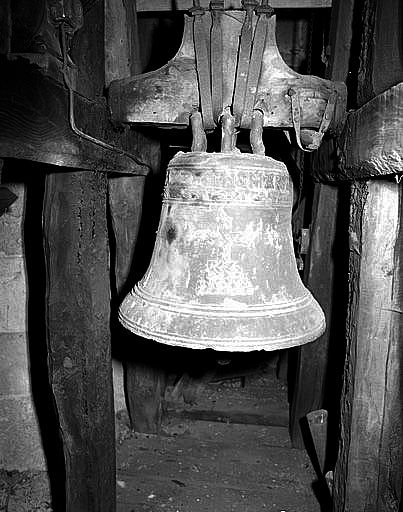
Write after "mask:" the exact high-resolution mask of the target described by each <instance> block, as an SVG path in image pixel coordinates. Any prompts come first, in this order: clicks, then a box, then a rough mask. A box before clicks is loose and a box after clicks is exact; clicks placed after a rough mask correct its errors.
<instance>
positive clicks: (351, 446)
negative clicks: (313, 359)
mask: <svg viewBox="0 0 403 512" xmlns="http://www.w3.org/2000/svg"><path fill="white" fill-rule="evenodd" d="M402 199H403V197H402V188H401V186H399V185H398V184H397V183H394V182H393V181H382V180H376V181H370V182H367V183H365V182H364V183H360V184H356V185H354V186H353V194H352V207H351V222H350V254H352V258H351V260H350V270H349V274H350V276H351V278H352V279H353V281H352V284H351V287H350V301H349V302H350V303H349V316H348V326H347V327H348V331H347V342H348V347H347V349H348V350H347V354H348V357H347V360H346V367H345V382H344V392H343V397H342V404H343V408H342V409H343V415H342V418H341V446H340V455H339V460H338V464H337V467H336V472H335V477H336V479H335V487H334V491H335V504H334V511H335V512H344V511H347V510H354V512H364V511H367V510H374V511H375V510H376V511H377V512H391V511H394V512H397V511H398V510H400V509H399V503H400V500H401V482H402V476H403V449H402V444H401V439H402V436H403V426H402V425H403V418H402V403H403V401H402V399H403V397H402V382H401V375H402V372H403V346H402V343H401V334H402V332H401V328H402V327H401V325H402V322H401V315H402V311H403V294H402V282H403V279H402V249H403V217H402V213H403V210H402V205H403V201H402ZM354 278H355V279H354Z"/></svg>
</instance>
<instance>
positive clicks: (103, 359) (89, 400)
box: [43, 171, 116, 512]
mask: <svg viewBox="0 0 403 512" xmlns="http://www.w3.org/2000/svg"><path fill="white" fill-rule="evenodd" d="M106 198H107V178H106V175H105V174H99V173H94V172H91V171H85V172H83V171H77V172H60V173H52V174H49V175H48V176H47V178H46V189H45V198H44V211H43V215H44V245H45V260H46V272H47V292H46V322H47V326H46V328H47V342H48V351H49V352H48V359H49V378H50V383H51V386H52V390H53V394H54V399H55V405H56V409H57V413H58V416H59V422H60V432H61V436H62V441H63V450H64V457H65V467H66V512H114V511H115V509H116V504H115V435H114V411H113V386H112V368H111V350H110V329H109V318H110V286H109V249H108V238H107V224H106Z"/></svg>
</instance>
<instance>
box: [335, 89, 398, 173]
mask: <svg viewBox="0 0 403 512" xmlns="http://www.w3.org/2000/svg"><path fill="white" fill-rule="evenodd" d="M338 146H339V148H338V149H339V169H338V172H337V174H339V173H340V176H341V177H343V178H347V179H365V178H367V179H368V178H371V177H377V176H382V175H388V174H398V173H403V83H400V84H398V85H396V86H394V87H391V88H390V89H388V90H387V91H385V92H384V93H382V94H379V95H378V96H376V97H375V98H374V99H372V100H370V101H369V102H368V103H366V104H365V105H363V106H362V107H361V108H360V109H359V110H357V111H356V112H351V113H350V114H349V115H348V117H347V122H346V125H345V127H344V129H343V132H342V133H341V135H340V137H339V141H338Z"/></svg>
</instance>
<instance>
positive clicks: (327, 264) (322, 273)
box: [290, 184, 339, 448]
mask: <svg viewBox="0 0 403 512" xmlns="http://www.w3.org/2000/svg"><path fill="white" fill-rule="evenodd" d="M338 202H339V197H338V193H337V189H336V188H335V187H332V186H330V185H322V184H316V185H315V189H314V198H313V202H312V212H313V213H312V215H313V219H312V224H311V240H310V247H309V252H308V255H307V259H306V261H305V275H304V282H305V284H306V286H307V287H308V288H309V290H310V291H311V292H312V293H313V295H314V297H315V299H316V300H317V301H318V302H319V304H320V305H321V307H322V309H323V311H324V313H325V318H326V331H325V333H324V334H323V335H322V336H321V337H320V338H319V339H317V340H316V341H314V342H312V343H309V344H307V345H305V346H303V347H300V348H298V349H296V350H295V351H296V353H297V361H296V367H297V372H296V376H295V379H296V380H295V392H294V394H293V398H292V402H291V409H290V434H291V439H292V443H293V446H295V447H297V448H303V447H304V441H303V435H302V430H301V420H302V419H303V418H304V417H305V416H306V414H307V413H309V412H311V411H315V410H317V409H320V408H321V407H323V403H324V399H325V385H326V376H327V371H328V364H329V341H330V334H331V319H332V306H333V275H334V273H333V269H334V261H333V257H334V254H333V246H334V242H335V237H336V222H337V209H338Z"/></svg>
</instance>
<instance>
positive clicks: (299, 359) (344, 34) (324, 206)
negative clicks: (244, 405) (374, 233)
mask: <svg viewBox="0 0 403 512" xmlns="http://www.w3.org/2000/svg"><path fill="white" fill-rule="evenodd" d="M353 14H354V1H353V0H348V1H346V0H336V1H334V2H333V7H332V18H331V26H330V34H331V39H330V47H331V55H330V59H329V66H328V69H327V70H326V75H327V77H328V78H330V79H334V80H342V81H344V80H345V79H346V77H347V75H348V66H349V60H350V47H351V43H352V35H353V33H352V22H353ZM332 154H333V143H332V141H330V142H328V141H325V142H324V143H323V144H322V146H321V147H320V149H319V150H318V151H317V152H315V154H314V155H313V158H312V160H311V164H312V168H311V169H310V171H311V173H312V174H315V176H316V175H317V174H320V173H321V171H322V169H323V168H330V167H331V165H332V158H334V157H333V156H332ZM339 197H340V189H339V188H338V187H337V186H331V185H325V184H316V185H315V188H314V199H313V204H312V225H311V241H310V245H309V250H308V254H307V258H306V262H305V271H304V274H305V275H304V282H305V284H306V286H307V287H308V288H309V289H310V290H311V292H312V293H313V295H314V296H315V297H316V298H317V300H318V302H319V304H321V306H322V307H323V309H324V312H325V317H326V324H327V325H326V331H325V333H324V334H323V335H322V336H321V338H320V339H319V340H317V341H315V342H313V343H311V344H308V345H305V346H303V347H300V348H299V349H296V350H295V353H294V357H296V371H295V384H294V390H295V391H294V393H293V396H292V401H291V408H290V433H291V439H292V442H293V446H295V447H298V448H303V447H304V443H303V437H302V431H301V423H300V422H301V419H302V418H304V417H305V416H306V414H307V413H309V412H310V411H314V410H316V409H320V408H323V407H324V400H325V397H327V395H326V391H327V394H328V395H329V391H330V396H332V400H327V402H328V404H327V405H326V407H331V408H332V409H333V410H332V411H331V415H330V419H329V421H330V423H331V424H332V423H333V412H334V410H335V409H337V405H336V404H337V402H338V389H337V385H336V384H335V385H333V386H328V387H327V388H326V386H327V379H328V371H329V357H330V352H332V353H333V354H337V353H339V351H340V347H339V346H338V345H337V346H336V347H334V346H333V344H336V343H337V344H338V340H337V337H333V338H331V336H332V333H333V332H334V331H335V329H334V325H333V327H332V317H333V315H334V314H335V313H336V312H339V311H340V308H341V306H340V303H336V307H335V302H334V301H333V296H334V273H335V271H338V269H339V268H341V267H342V266H343V262H342V261H340V258H339V259H338V260H337V259H336V258H335V250H334V244H335V241H336V236H337V230H336V227H337V217H338V215H339V213H338V205H339ZM336 331H337V330H336ZM331 339H332V340H334V341H333V343H331ZM339 361H340V358H337V363H339ZM339 365H340V363H339ZM335 366H336V357H335V356H333V365H332V367H333V371H332V372H331V374H332V375H334V374H337V371H336V368H335ZM339 371H340V372H341V368H339ZM332 402H333V405H332ZM334 422H335V423H336V420H334ZM329 438H330V439H331V437H330V436H329Z"/></svg>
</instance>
